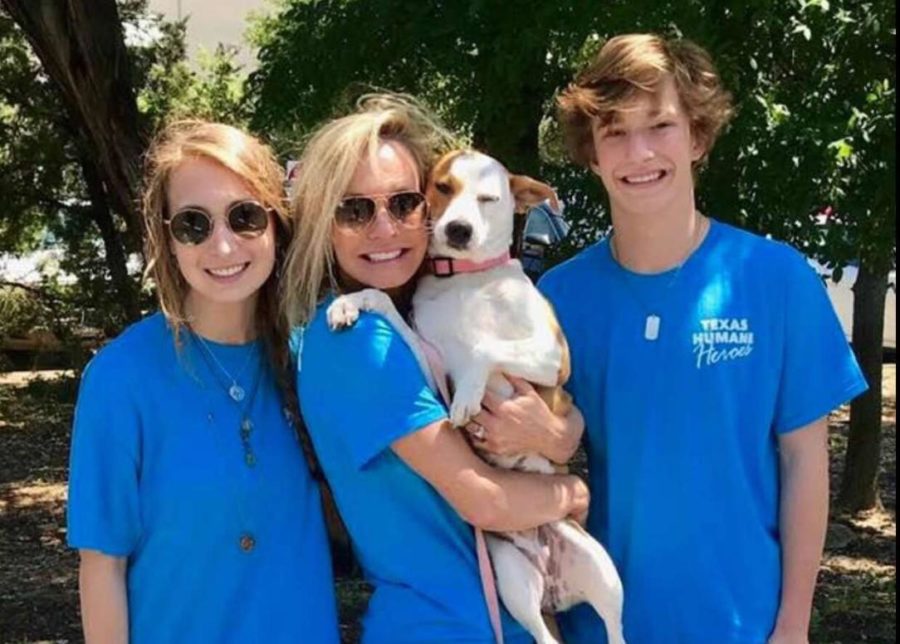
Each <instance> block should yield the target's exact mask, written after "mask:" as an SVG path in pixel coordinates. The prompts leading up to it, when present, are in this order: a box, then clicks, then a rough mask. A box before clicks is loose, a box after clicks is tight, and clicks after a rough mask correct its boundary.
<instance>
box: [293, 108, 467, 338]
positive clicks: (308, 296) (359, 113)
mask: <svg viewBox="0 0 900 644" xmlns="http://www.w3.org/2000/svg"><path fill="white" fill-rule="evenodd" d="M382 141H394V142H397V143H400V144H402V145H403V146H404V147H405V148H406V149H407V150H408V151H409V153H410V154H411V155H412V157H413V159H414V160H415V162H416V166H417V169H418V171H419V181H420V184H421V183H422V182H424V181H425V177H426V176H427V174H428V171H429V170H430V169H431V166H432V165H433V163H434V162H435V160H436V159H437V157H438V156H439V155H440V154H441V153H443V152H445V151H446V150H449V149H452V148H454V147H459V145H460V144H459V141H458V140H457V139H456V138H455V137H454V136H453V135H452V134H450V132H449V131H447V130H446V129H444V127H443V126H441V125H440V124H439V123H438V122H437V120H436V119H435V118H434V117H433V116H431V115H430V114H429V113H428V111H427V110H426V109H425V108H424V107H423V106H422V105H421V104H420V103H419V102H418V101H416V100H415V99H413V98H412V97H410V96H407V95H403V94H393V93H379V94H366V95H364V96H362V97H360V99H359V100H358V101H357V103H356V109H355V111H354V112H352V113H350V114H348V115H346V116H343V117H340V118H336V119H333V120H330V121H327V122H326V123H324V124H323V125H321V126H319V127H318V128H317V129H316V130H314V131H313V132H312V135H311V137H310V138H309V139H308V141H307V143H306V146H305V148H304V151H303V154H302V156H301V157H300V160H299V173H298V176H297V179H296V180H295V182H294V185H293V195H292V198H291V205H290V211H291V217H292V218H293V222H294V236H293V239H292V240H291V244H290V247H289V248H288V252H287V258H286V260H285V277H284V280H283V281H282V295H281V305H282V317H284V318H286V319H287V320H288V322H289V323H290V324H291V326H293V325H296V324H305V323H306V322H308V321H309V320H310V319H311V318H312V316H313V314H314V313H315V309H316V306H317V305H318V303H319V301H320V300H321V298H322V297H323V295H324V294H325V292H326V291H327V290H328V289H335V288H337V280H336V278H335V259H334V249H333V247H332V242H331V235H332V226H333V222H334V211H335V208H336V207H337V205H338V203H339V202H340V200H341V199H342V198H343V197H344V195H345V193H346V190H347V186H349V185H350V181H351V180H352V178H353V175H354V174H355V173H356V169H357V167H358V165H359V163H360V161H361V160H362V159H363V158H364V157H365V155H374V154H375V153H376V151H377V148H378V145H379V143H380V142H382ZM421 187H423V186H422V185H420V188H421Z"/></svg>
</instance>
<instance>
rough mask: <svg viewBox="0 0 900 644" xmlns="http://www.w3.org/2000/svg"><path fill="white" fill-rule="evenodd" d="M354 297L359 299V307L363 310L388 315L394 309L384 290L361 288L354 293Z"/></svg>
mask: <svg viewBox="0 0 900 644" xmlns="http://www.w3.org/2000/svg"><path fill="white" fill-rule="evenodd" d="M356 297H357V298H358V300H359V308H360V309H362V310H363V311H372V312H374V313H381V314H382V315H390V313H391V312H392V311H395V310H396V309H395V308H394V302H393V300H391V298H390V296H389V295H388V294H387V293H385V292H384V291H379V290H378V289H377V288H367V289H363V290H362V291H359V292H358V293H356Z"/></svg>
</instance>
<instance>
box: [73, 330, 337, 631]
mask: <svg viewBox="0 0 900 644" xmlns="http://www.w3.org/2000/svg"><path fill="white" fill-rule="evenodd" d="M182 338H183V347H182V350H181V353H180V354H178V353H176V349H175V346H174V343H173V339H172V334H171V331H170V329H169V327H168V325H167V323H166V321H165V318H164V317H163V316H162V315H161V314H155V315H152V316H150V317H148V318H147V319H145V320H142V321H141V322H138V323H136V324H134V325H132V326H131V327H129V328H128V329H127V330H126V331H125V332H124V333H123V334H122V335H121V336H119V337H118V338H117V339H116V340H115V341H113V342H111V343H110V344H109V345H107V346H106V347H104V348H103V349H102V350H101V351H100V352H99V353H98V354H97V356H95V357H94V359H93V360H91V362H90V364H89V365H88V367H87V369H86V370H85V372H84V376H83V379H82V382H81V389H80V391H79V394H78V403H77V406H76V409H75V424H74V429H73V436H72V452H71V473H70V478H69V506H68V541H69V545H70V546H72V547H74V548H79V549H82V548H84V549H91V550H98V551H100V552H102V553H104V554H108V555H111V556H117V557H127V558H128V569H127V593H128V618H129V630H130V637H129V641H130V642H132V644H141V643H142V642H148V643H152V644H157V643H159V642H173V643H177V642H191V643H193V642H235V643H241V644H244V643H247V642H259V643H266V644H268V643H271V642H285V643H287V642H290V643H294V642H310V643H315V644H319V643H322V644H336V642H338V628H337V617H336V606H335V600H334V593H333V583H332V576H331V560H330V556H329V553H328V543H327V539H326V534H325V528H324V524H323V520H322V512H321V504H320V500H319V496H318V490H317V488H316V486H315V485H314V483H313V482H312V480H311V478H310V476H309V473H308V470H307V467H306V462H305V461H304V459H303V454H302V452H301V450H300V446H299V443H298V442H297V440H296V437H295V433H294V431H293V429H292V428H291V427H290V425H289V424H288V422H287V421H286V419H285V415H284V413H283V411H282V410H283V408H282V403H281V398H280V396H279V392H278V389H277V387H276V384H275V382H274V379H273V377H272V375H271V373H270V372H269V370H268V369H265V368H262V365H263V364H264V362H265V359H264V357H263V356H262V347H261V344H260V343H258V342H254V343H250V344H246V345H222V344H216V343H213V342H209V343H208V344H209V347H210V349H211V351H212V352H213V353H214V354H215V356H216V358H217V359H218V360H219V361H220V362H221V365H222V366H223V367H224V368H225V369H226V370H227V371H228V372H229V373H231V374H232V375H233V376H235V377H236V378H238V379H239V382H240V383H241V384H245V386H247V388H248V391H249V388H250V387H249V384H250V381H252V376H251V374H254V373H258V372H259V373H261V376H260V381H259V385H258V388H257V391H256V395H255V397H254V398H253V400H252V401H250V398H249V395H248V397H247V399H245V401H244V402H245V403H249V404H250V409H249V418H250V420H251V422H252V423H253V429H252V431H251V432H250V436H249V445H250V450H249V451H250V452H251V453H252V454H253V456H254V457H255V459H256V460H255V463H253V464H252V465H251V464H248V461H247V460H246V451H245V448H244V445H243V442H242V439H241V435H240V429H239V427H240V422H241V410H240V409H239V406H238V404H236V403H235V402H234V401H233V400H231V399H230V398H229V397H228V395H227V393H226V391H225V388H224V387H223V386H222V382H221V381H223V380H224V377H223V376H222V374H221V373H219V372H216V371H215V370H214V369H213V365H214V363H212V361H209V360H208V358H209V356H207V359H204V357H203V356H202V355H201V354H200V353H199V352H200V351H201V350H202V348H201V347H200V345H199V343H198V340H197V339H195V338H192V337H191V336H190V335H189V334H187V333H184V334H182ZM217 369H218V368H217ZM242 371H243V373H242V374H241V375H240V376H239V375H238V374H239V373H240V372H242ZM250 462H252V461H250Z"/></svg>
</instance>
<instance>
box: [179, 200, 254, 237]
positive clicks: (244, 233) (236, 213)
mask: <svg viewBox="0 0 900 644" xmlns="http://www.w3.org/2000/svg"><path fill="white" fill-rule="evenodd" d="M271 212H272V209H271V208H266V207H265V206H263V205H262V204H260V203H257V202H256V201H238V202H237V203H235V204H232V206H231V207H230V208H228V212H226V213H225V221H226V223H227V224H228V228H229V229H231V232H233V233H234V234H235V235H237V236H238V237H243V238H244V239H253V238H254V237H259V236H260V235H262V234H263V233H264V232H266V228H268V227H269V214H270V213H271ZM166 223H167V224H168V225H169V230H171V231H172V237H174V238H175V240H176V241H178V242H180V243H182V244H187V245H189V246H196V245H197V244H202V243H203V242H205V241H206V240H207V239H209V237H210V236H211V235H212V232H213V228H214V227H215V225H216V223H215V218H214V217H213V216H212V215H210V214H209V213H208V212H207V211H206V210H203V209H202V208H197V207H193V206H192V207H189V208H183V209H182V210H179V211H178V212H176V213H175V214H174V215H172V216H171V217H169V218H168V219H167V220H166Z"/></svg>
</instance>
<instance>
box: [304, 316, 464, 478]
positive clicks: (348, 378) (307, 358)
mask: <svg viewBox="0 0 900 644" xmlns="http://www.w3.org/2000/svg"><path fill="white" fill-rule="evenodd" d="M298 382H299V386H300V399H301V404H302V408H303V414H304V417H305V418H306V419H307V422H308V424H309V425H310V428H311V430H313V433H317V432H316V431H315V430H318V431H327V432H329V433H332V432H335V433H336V436H338V438H339V440H340V442H341V443H342V444H343V445H344V446H345V447H346V449H347V451H348V452H349V454H350V455H351V458H352V459H353V463H354V465H355V466H356V467H357V468H363V467H365V466H366V465H367V464H368V463H369V462H371V461H372V460H373V459H374V458H375V457H377V456H378V455H379V454H381V452H382V451H384V450H385V449H388V448H389V447H390V445H391V444H392V443H393V442H394V441H395V440H397V439H399V438H402V437H403V436H406V435H408V434H411V433H412V432H414V431H417V430H419V429H422V428H423V427H426V426H428V425H430V424H432V423H434V422H436V421H438V420H441V419H443V418H446V417H447V412H446V409H445V408H444V406H443V405H442V404H441V402H440V401H439V400H438V398H437V396H436V395H435V393H434V392H433V391H432V390H431V388H430V387H429V386H428V382H427V380H426V378H425V375H424V374H423V373H422V371H421V369H420V368H419V364H418V362H416V359H415V356H414V355H413V353H412V350H411V349H410V348H409V346H408V345H407V344H406V342H405V341H404V340H403V338H402V337H401V336H400V335H399V334H398V333H397V332H396V331H395V330H394V328H393V327H392V326H391V324H390V323H389V322H388V321H387V320H385V319H384V318H383V317H382V316H380V315H377V314H372V313H363V314H361V315H360V317H359V320H358V321H357V322H356V324H355V325H354V326H353V327H351V328H349V329H344V330H340V331H335V332H331V331H329V330H327V329H326V328H324V325H315V324H314V326H313V327H312V328H311V329H310V330H309V331H308V332H307V334H306V338H305V339H304V342H303V352H302V367H301V371H300V373H299V374H298ZM313 424H320V426H319V427H313ZM314 439H315V436H314Z"/></svg>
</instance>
